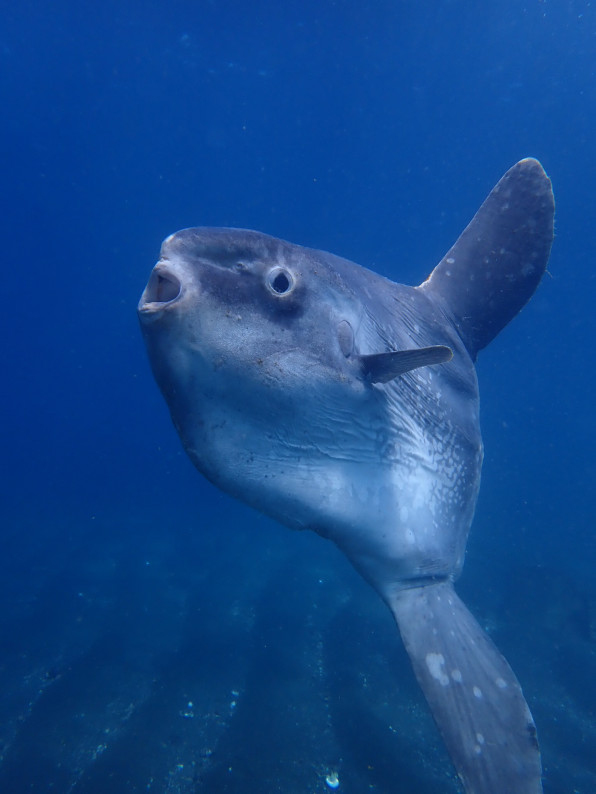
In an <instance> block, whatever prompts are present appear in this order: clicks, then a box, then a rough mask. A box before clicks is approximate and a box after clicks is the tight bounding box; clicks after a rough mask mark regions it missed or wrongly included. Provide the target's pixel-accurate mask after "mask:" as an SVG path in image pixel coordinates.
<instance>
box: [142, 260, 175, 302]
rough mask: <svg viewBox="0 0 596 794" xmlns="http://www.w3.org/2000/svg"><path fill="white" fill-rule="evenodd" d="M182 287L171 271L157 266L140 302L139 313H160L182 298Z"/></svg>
mask: <svg viewBox="0 0 596 794" xmlns="http://www.w3.org/2000/svg"><path fill="white" fill-rule="evenodd" d="M181 288H182V285H181V283H180V279H178V278H177V277H176V276H175V275H174V274H173V273H172V272H171V271H170V270H168V269H167V268H165V267H164V266H163V265H156V266H155V267H154V268H153V270H152V271H151V275H150V276H149V281H148V282H147V286H146V287H145V291H144V292H143V294H142V296H141V300H140V301H139V311H141V312H151V311H159V310H160V309H163V308H164V307H165V306H168V305H169V304H171V303H173V302H174V301H175V300H177V299H178V298H179V297H180V293H181Z"/></svg>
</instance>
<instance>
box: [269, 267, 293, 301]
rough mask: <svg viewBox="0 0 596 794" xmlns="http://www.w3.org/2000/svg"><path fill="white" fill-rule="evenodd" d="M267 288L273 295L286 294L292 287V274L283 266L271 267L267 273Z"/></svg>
mask: <svg viewBox="0 0 596 794" xmlns="http://www.w3.org/2000/svg"><path fill="white" fill-rule="evenodd" d="M266 283H267V288H268V289H269V291H270V292H272V293H273V294H274V295H287V294H288V293H290V292H292V290H293V289H294V285H295V281H294V276H293V275H292V274H291V273H290V271H289V270H286V269H285V267H272V268H271V270H270V271H269V273H267V279H266Z"/></svg>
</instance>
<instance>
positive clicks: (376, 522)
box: [138, 159, 554, 794]
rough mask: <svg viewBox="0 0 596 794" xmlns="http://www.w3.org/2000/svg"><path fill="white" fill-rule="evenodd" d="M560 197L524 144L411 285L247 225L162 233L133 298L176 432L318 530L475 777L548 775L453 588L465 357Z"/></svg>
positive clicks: (534, 255)
mask: <svg viewBox="0 0 596 794" xmlns="http://www.w3.org/2000/svg"><path fill="white" fill-rule="evenodd" d="M553 217H554V200H553V194H552V189H551V184H550V181H549V179H548V177H547V176H546V174H545V172H544V170H543V168H542V166H541V165H540V163H539V162H538V161H536V160H534V159H525V160H522V161H520V162H519V163H517V164H516V165H515V166H513V168H511V169H510V170H509V171H508V172H507V173H506V174H505V176H504V177H503V178H502V179H501V180H500V182H499V183H498V184H497V185H496V187H495V188H494V189H493V191H492V192H491V193H490V195H489V196H488V198H487V199H486V201H485V202H484V203H483V204H482V206H481V207H480V209H479V210H478V212H477V214H476V215H475V217H474V218H473V220H472V221H471V223H470V224H469V225H468V227H467V228H466V229H465V231H464V232H463V233H462V235H461V237H460V238H459V239H458V240H457V242H456V243H455V245H454V246H453V247H452V248H451V250H450V251H448V253H447V254H446V255H445V257H444V258H443V259H442V260H441V262H439V264H438V265H437V266H436V267H435V269H434V270H433V271H432V273H431V274H430V276H429V277H428V278H427V279H426V281H424V282H423V283H422V284H421V285H420V286H418V287H409V286H404V285H401V284H396V283H394V282H392V281H389V280H388V279H386V278H383V277H382V276H379V275H377V274H375V273H373V272H371V271H369V270H367V269H365V268H363V267H360V266H359V265H356V264H354V263H353V262H349V261H347V260H346V259H342V258H340V257H337V256H333V255H332V254H328V253H325V252H322V251H316V250H312V249H309V248H303V247H301V246H298V245H293V244H291V243H288V242H285V241H283V240H278V239H276V238H274V237H270V236H268V235H265V234H261V233H259V232H255V231H248V230H243V229H227V228H194V229H184V230H182V231H179V232H177V233H176V234H173V235H171V236H170V237H168V238H167V239H166V240H165V241H164V243H163V245H162V248H161V254H160V258H159V261H158V262H157V264H156V265H155V267H154V268H153V271H152V273H151V275H150V277H149V282H148V284H147V286H146V288H145V291H144V292H143V295H142V297H141V300H140V303H139V306H138V314H139V318H140V323H141V328H142V332H143V336H144V338H145V342H146V345H147V350H148V353H149V359H150V362H151V367H152V370H153V373H154V375H155V378H156V380H157V383H158V384H159V387H160V389H161V391H162V393H163V395H164V397H165V399H166V402H167V403H168V406H169V409H170V412H171V415H172V419H173V422H174V425H175V427H176V429H177V431H178V433H179V434H180V438H181V439H182V443H183V444H184V448H185V449H186V451H187V453H188V455H189V456H190V458H191V460H192V461H193V463H194V464H195V466H196V467H197V469H199V471H200V472H201V473H202V474H204V475H205V477H207V479H209V480H210V481H211V482H212V483H214V484H215V485H217V486H218V487H219V488H221V489H222V490H223V491H226V492H227V493H229V494H231V495H232V496H234V497H236V498H238V499H241V500H242V501H243V502H246V503H247V504H249V505H252V507H254V508H256V509H257V510H260V511H261V512H263V513H265V514H266V515H268V516H272V517H273V518H275V519H277V520H278V521H280V522H281V523H282V524H285V525H287V526H289V527H292V528H294V529H311V530H314V531H315V532H317V533H318V534H319V535H322V536H323V537H325V538H329V539H330V540H332V541H334V543H336V544H337V546H339V548H340V549H341V550H342V551H343V552H344V553H345V554H346V555H347V557H348V558H349V559H350V561H351V562H352V564H353V565H354V566H355V568H356V569H357V570H358V571H360V573H361V574H362V576H364V578H365V579H366V580H367V581H368V582H370V584H371V585H372V586H373V587H374V588H375V589H376V590H377V592H378V593H379V594H380V596H381V597H382V598H383V600H384V601H385V602H386V604H387V605H388V606H389V609H390V610H391V612H392V613H393V615H394V617H395V620H396V621H397V624H398V626H399V630H400V633H401V636H402V639H403V642H404V644H405V647H406V649H407V652H408V654H409V657H410V660H411V663H412V666H413V668H414V672H415V674H416V678H417V680H418V682H419V684H420V686H421V688H422V690H423V692H424V695H425V697H426V700H427V701H428V704H429V706H430V709H431V711H432V714H433V716H434V719H435V721H436V723H437V726H438V728H439V731H440V732H441V735H442V737H443V740H444V742H445V744H446V746H447V749H448V751H449V753H450V755H451V758H452V760H453V763H454V765H455V768H456V770H457V772H458V774H459V776H460V778H461V780H462V781H463V785H464V788H465V790H466V792H468V794H505V793H506V794H536V793H537V792H541V791H542V785H541V762H540V751H539V747H538V742H537V737H536V729H535V725H534V721H533V719H532V715H531V714H530V711H529V708H528V706H527V704H526V701H525V700H524V696H523V694H522V691H521V688H520V685H519V683H518V681H517V679H516V677H515V675H514V673H513V671H512V670H511V668H510V667H509V665H508V663H507V661H506V660H505V659H504V657H503V656H502V655H501V653H500V652H499V651H498V650H497V648H496V647H495V645H494V644H493V642H492V641H491V639H489V637H488V636H487V634H486V633H485V632H484V631H483V630H482V629H481V628H480V626H479V625H478V623H477V622H476V620H475V618H474V617H473V616H472V614H471V613H470V612H469V611H468V609H467V608H466V606H465V605H464V604H463V602H462V601H461V600H460V599H459V597H458V596H457V594H456V592H455V590H454V584H453V583H454V581H455V580H456V579H457V578H458V576H459V574H460V573H461V570H462V566H463V562H464V554H465V548H466V540H467V536H468V531H469V529H470V525H471V523H472V517H473V515H474V508H475V504H476V497H477V494H478V488H479V482H480V468H481V464H482V454H483V452H482V440H481V435H480V427H479V401H478V385H477V379H476V372H475V368H474V361H475V359H476V356H477V354H478V352H479V351H480V350H481V349H482V348H484V347H485V346H486V345H487V344H488V343H489V342H490V341H491V340H492V339H493V338H494V337H495V336H496V335H497V334H498V333H499V331H500V330H501V329H502V328H503V327H504V326H505V325H507V323H508V322H509V321H510V320H511V319H512V318H513V317H514V316H515V315H516V314H517V313H518V312H519V311H520V309H521V308H522V307H523V306H524V305H525V303H526V302H527V301H528V300H529V298H530V297H531V296H532V294H533V292H534V290H535V289H536V287H537V286H538V283H539V281H540V279H541V277H542V275H543V273H544V271H545V268H546V264H547V261H548V257H549V253H550V248H551V244H552V240H553Z"/></svg>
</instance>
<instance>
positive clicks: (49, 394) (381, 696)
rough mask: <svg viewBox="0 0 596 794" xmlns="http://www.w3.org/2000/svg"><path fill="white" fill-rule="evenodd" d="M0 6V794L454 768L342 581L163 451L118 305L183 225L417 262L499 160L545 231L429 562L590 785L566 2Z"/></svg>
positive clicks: (590, 33)
mask: <svg viewBox="0 0 596 794" xmlns="http://www.w3.org/2000/svg"><path fill="white" fill-rule="evenodd" d="M0 23H1V24H0V59H1V71H0V97H1V103H2V108H3V113H2V122H1V124H0V141H1V150H2V152H3V157H2V185H3V201H2V214H1V221H0V223H1V225H2V241H3V250H4V255H3V260H4V261H3V279H2V292H3V296H4V298H3V309H2V315H1V316H2V327H3V334H2V335H3V339H4V343H3V345H2V359H3V365H2V369H3V376H2V390H1V393H0V395H1V396H0V399H1V406H2V416H3V422H2V448H3V476H2V482H1V486H0V488H1V502H0V510H1V513H0V792H3V793H4V792H6V794H25V792H28V793H30V792H35V793H36V794H41V793H42V792H50V791H51V792H54V793H55V794H66V792H76V794H100V793H103V792H108V791H109V792H114V793H115V794H120V793H122V794H124V793H125V792H126V794H130V793H131V792H153V793H155V794H196V793H200V794H219V792H226V793H228V792H229V793H230V794H248V793H250V792H255V794H257V792H258V794H264V793H267V794H268V793H273V792H280V794H281V793H282V792H283V794H323V793H324V792H325V791H329V790H330V789H329V782H331V783H334V782H335V778H334V777H333V776H334V775H337V780H338V781H339V786H338V790H339V791H340V792H343V793H344V794H362V792H375V793H376V794H439V793H440V794H457V793H458V792H459V793H460V794H461V792H462V791H463V789H462V788H461V784H460V783H459V781H458V779H457V776H456V774H455V771H454V769H453V767H452V765H451V762H450V760H449V757H448V755H447V752H446V750H445V749H444V747H443V745H442V742H441V739H440V737H439V734H438V732H437V729H436V727H435V725H434V723H433V720H432V717H431V716H430V712H429V711H428V709H427V706H426V703H425V701H424V699H423V696H422V694H421V692H420V691H419V689H418V685H417V683H416V680H415V678H414V674H413V673H412V670H411V668H410V664H409V661H408V658H407V656H406V653H405V651H404V649H403V647H402V645H401V641H400V639H399V635H398V632H397V630H396V628H395V624H394V621H393V618H392V616H391V614H390V613H389V611H388V610H387V608H386V607H385V606H384V605H383V603H382V602H381V600H380V599H379V598H378V596H377V595H376V594H375V593H374V592H373V590H372V589H371V588H370V587H369V586H368V585H367V584H366V583H365V582H364V581H363V580H362V579H361V578H360V577H359V576H358V574H357V573H356V572H355V571H354V570H353V569H352V567H351V566H350V564H349V562H348V561H347V559H345V558H344V557H343V556H342V555H341V554H340V553H339V551H338V550H337V549H336V548H335V547H334V546H333V545H332V544H330V543H328V542H325V541H323V540H321V539H320V538H318V537H316V536H315V535H314V534H311V533H306V532H305V533H299V532H290V531H289V530H287V529H285V528H284V527H281V526H279V525H277V524H275V523H274V522H272V521H270V520H268V519H265V518H264V517H262V516H261V515H259V514H258V513H256V512H254V511H251V510H250V509H249V508H248V507H245V506H244V505H242V504H240V503H237V502H235V501H233V500H232V499H230V498H228V497H227V496H225V495H224V494H222V493H221V492H220V491H218V490H216V489H215V488H214V487H213V486H212V485H210V484H209V483H208V482H207V481H206V480H204V479H203V478H202V477H201V476H200V475H199V474H198V473H197V472H196V471H195V469H194V468H193V467H192V465H191V463H190V461H189V460H188V459H187V457H186V455H185V453H184V452H183V450H182V447H181V444H180V442H179V439H178V436H177V434H176V432H175V429H174V427H173V425H172V422H171V420H170V417H169V414H168V410H167V407H166V405H165V402H164V400H163V398H162V397H161V395H160V393H159V391H158V388H157V386H156V384H155V382H154V380H153V377H152V375H151V372H150V369H149V364H148V361H147V356H146V353H145V349H144V345H143V341H142V338H141V334H140V331H139V328H138V321H137V317H136V305H137V302H138V299H139V297H140V294H141V292H142V290H143V288H144V285H145V284H146V281H147V278H148V276H149V273H150V271H151V268H152V266H153V264H154V263H155V261H156V259H157V257H158V254H159V247H160V244H161V241H162V240H163V238H165V237H166V236H167V235H169V234H170V233H172V232H174V231H176V230H178V229H181V228H184V227H188V226H198V225H202V226H237V227H243V228H252V229H258V230H260V231H263V232H266V233H268V234H272V235H274V236H276V237H281V238H284V239H287V240H291V241H292V242H295V243H299V244H301V245H306V246H310V247H314V248H319V249H324V250H327V251H331V252H333V253H335V254H338V255H340V256H343V257H346V258H348V259H350V260H353V261H355V262H358V263H359V264H361V265H364V266H366V267H368V268H370V269H372V270H374V271H376V272H378V273H381V274H382V275H384V276H387V277H388V278H390V279H392V280H394V281H398V282H400V283H405V284H418V283H420V282H421V281H423V280H424V279H425V278H426V277H427V275H428V274H429V273H430V271H431V270H432V268H433V267H434V265H435V264H436V263H437V262H438V261H439V260H440V259H441V257H442V256H443V255H444V253H445V252H446V251H447V250H448V249H449V247H450V246H451V245H452V244H453V242H454V241H455V240H456V238H457V237H458V235H459V234H460V232H461V231H462V230H463V228H464V227H465V226H466V224H467V223H468V221H469V220H470V219H471V217H472V216H473V214H474V212H475V211H476V209H477V208H478V207H479V205H480V203H481V202H482V201H483V199H484V198H485V196H486V195H487V194H488V192H489V191H490V190H491V188H492V187H493V185H494V184H495V183H496V182H497V181H498V179H499V178H500V177H501V176H502V174H503V173H504V172H505V171H506V170H507V169H508V168H509V167H510V166H511V165H513V164H514V163H515V162H516V161H518V160H520V159H521V158H523V157H526V156H533V157H537V158H538V159H539V160H540V162H541V163H542V165H543V166H544V168H545V169H546V171H547V173H548V175H549V177H550V178H551V180H552V183H553V189H554V193H555V200H556V225H555V241H554V245H553V249H552V255H551V259H550V263H549V266H548V269H547V273H546V275H545V277H544V278H543V281H542V283H541V285H540V287H539V288H538V291H537V293H536V295H535V296H534V297H533V299H532V300H531V302H530V303H529V305H528V306H527V307H526V308H525V309H524V311H523V312H522V313H521V314H520V316H519V317H517V318H515V319H514V320H513V321H512V322H511V324H510V325H509V326H508V327H507V328H506V329H505V330H504V331H503V332H502V333H501V334H500V335H499V336H498V337H497V338H496V339H495V340H494V341H493V342H492V344H491V345H490V346H489V347H488V348H487V349H486V350H484V351H482V352H481V354H480V356H479V360H478V364H477V369H478V377H479V384H480V398H481V421H482V429H483V438H484V444H485V461H484V467H483V478H482V486H481V490H480V498H479V502H478V506H477V509H476V515H475V519H474V523H473V526H472V530H471V534H470V539H469V542H468V550H467V555H466V564H465V567H464V571H463V575H462V577H461V579H460V580H459V582H458V584H457V590H458V593H459V594H460V595H461V596H462V598H463V599H464V600H465V601H466V603H467V605H468V606H469V607H470V610H471V611H472V612H473V614H474V615H475V616H476V618H477V619H478V620H479V622H480V624H481V625H482V626H483V627H484V628H485V629H486V630H487V632H488V633H489V634H490V636H491V637H492V638H493V640H494V641H495V642H496V644H497V645H498V647H499V649H500V650H501V651H502V652H503V653H504V655H505V656H506V657H507V659H508V661H509V662H510V663H511V666H512V667H513V669H514V670H515V672H516V674H517V676H518V678H519V680H520V682H521V684H522V686H523V689H524V694H525V696H526V699H527V701H528V703H529V705H530V708H531V710H532V713H533V715H534V718H535V721H536V725H537V729H538V736H539V740H540V744H541V749H542V761H543V766H544V792H545V794H594V792H595V791H596V760H595V757H594V748H595V747H596V683H595V677H594V672H595V670H596V583H595V581H594V570H595V566H596V542H595V532H594V504H595V501H596V499H595V496H596V486H595V482H596V464H595V462H594V451H595V449H596V420H595V418H594V416H595V414H594V394H595V392H596V389H595V385H596V375H595V363H596V356H595V353H594V349H593V348H592V347H591V344H592V341H593V340H594V339H595V338H596V313H595V311H594V304H595V300H596V277H595V275H594V260H595V258H596V243H595V229H596V194H595V192H594V182H595V180H594V175H595V174H596V140H595V138H594V129H595V127H596V7H595V6H593V5H592V4H591V3H589V2H579V0H560V2H555V0H551V1H548V0H544V1H539V0H531V2H515V1H514V0H496V1H495V2H492V3H471V2H467V1H466V0H444V1H443V2H431V3H419V2H416V0H378V2H357V1H356V0H351V1H350V2H347V1H346V2H342V1H341V0H336V2H331V1H330V0H319V1H318V2H314V1H313V0H302V2H300V3H272V2H263V0H254V1H253V2H250V3H249V2H248V1H247V0H244V2H238V1H234V0H228V1H226V0H222V2H218V1H217V0H211V1H208V0H196V1H195V2H191V1H190V0H185V1H184V2H183V1H182V0H169V2H166V0H161V2H157V0H148V1H147V2H140V1H137V2H123V1H122V0H119V1H118V2H116V0H105V2H102V3H100V4H92V3H81V2H74V0H57V1H56V2H54V3H39V2H33V1H32V0H22V2H19V3H18V4H17V3H12V4H9V3H4V4H3V6H2V9H0Z"/></svg>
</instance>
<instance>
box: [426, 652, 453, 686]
mask: <svg viewBox="0 0 596 794" xmlns="http://www.w3.org/2000/svg"><path fill="white" fill-rule="evenodd" d="M444 664H445V657H444V656H443V654H442V653H427V654H426V666H427V667H428V672H429V673H430V674H431V675H432V677H433V678H434V679H435V681H438V682H439V684H441V685H442V686H447V684H448V683H449V676H448V675H447V673H446V672H445V670H444V669H443V666H444Z"/></svg>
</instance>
